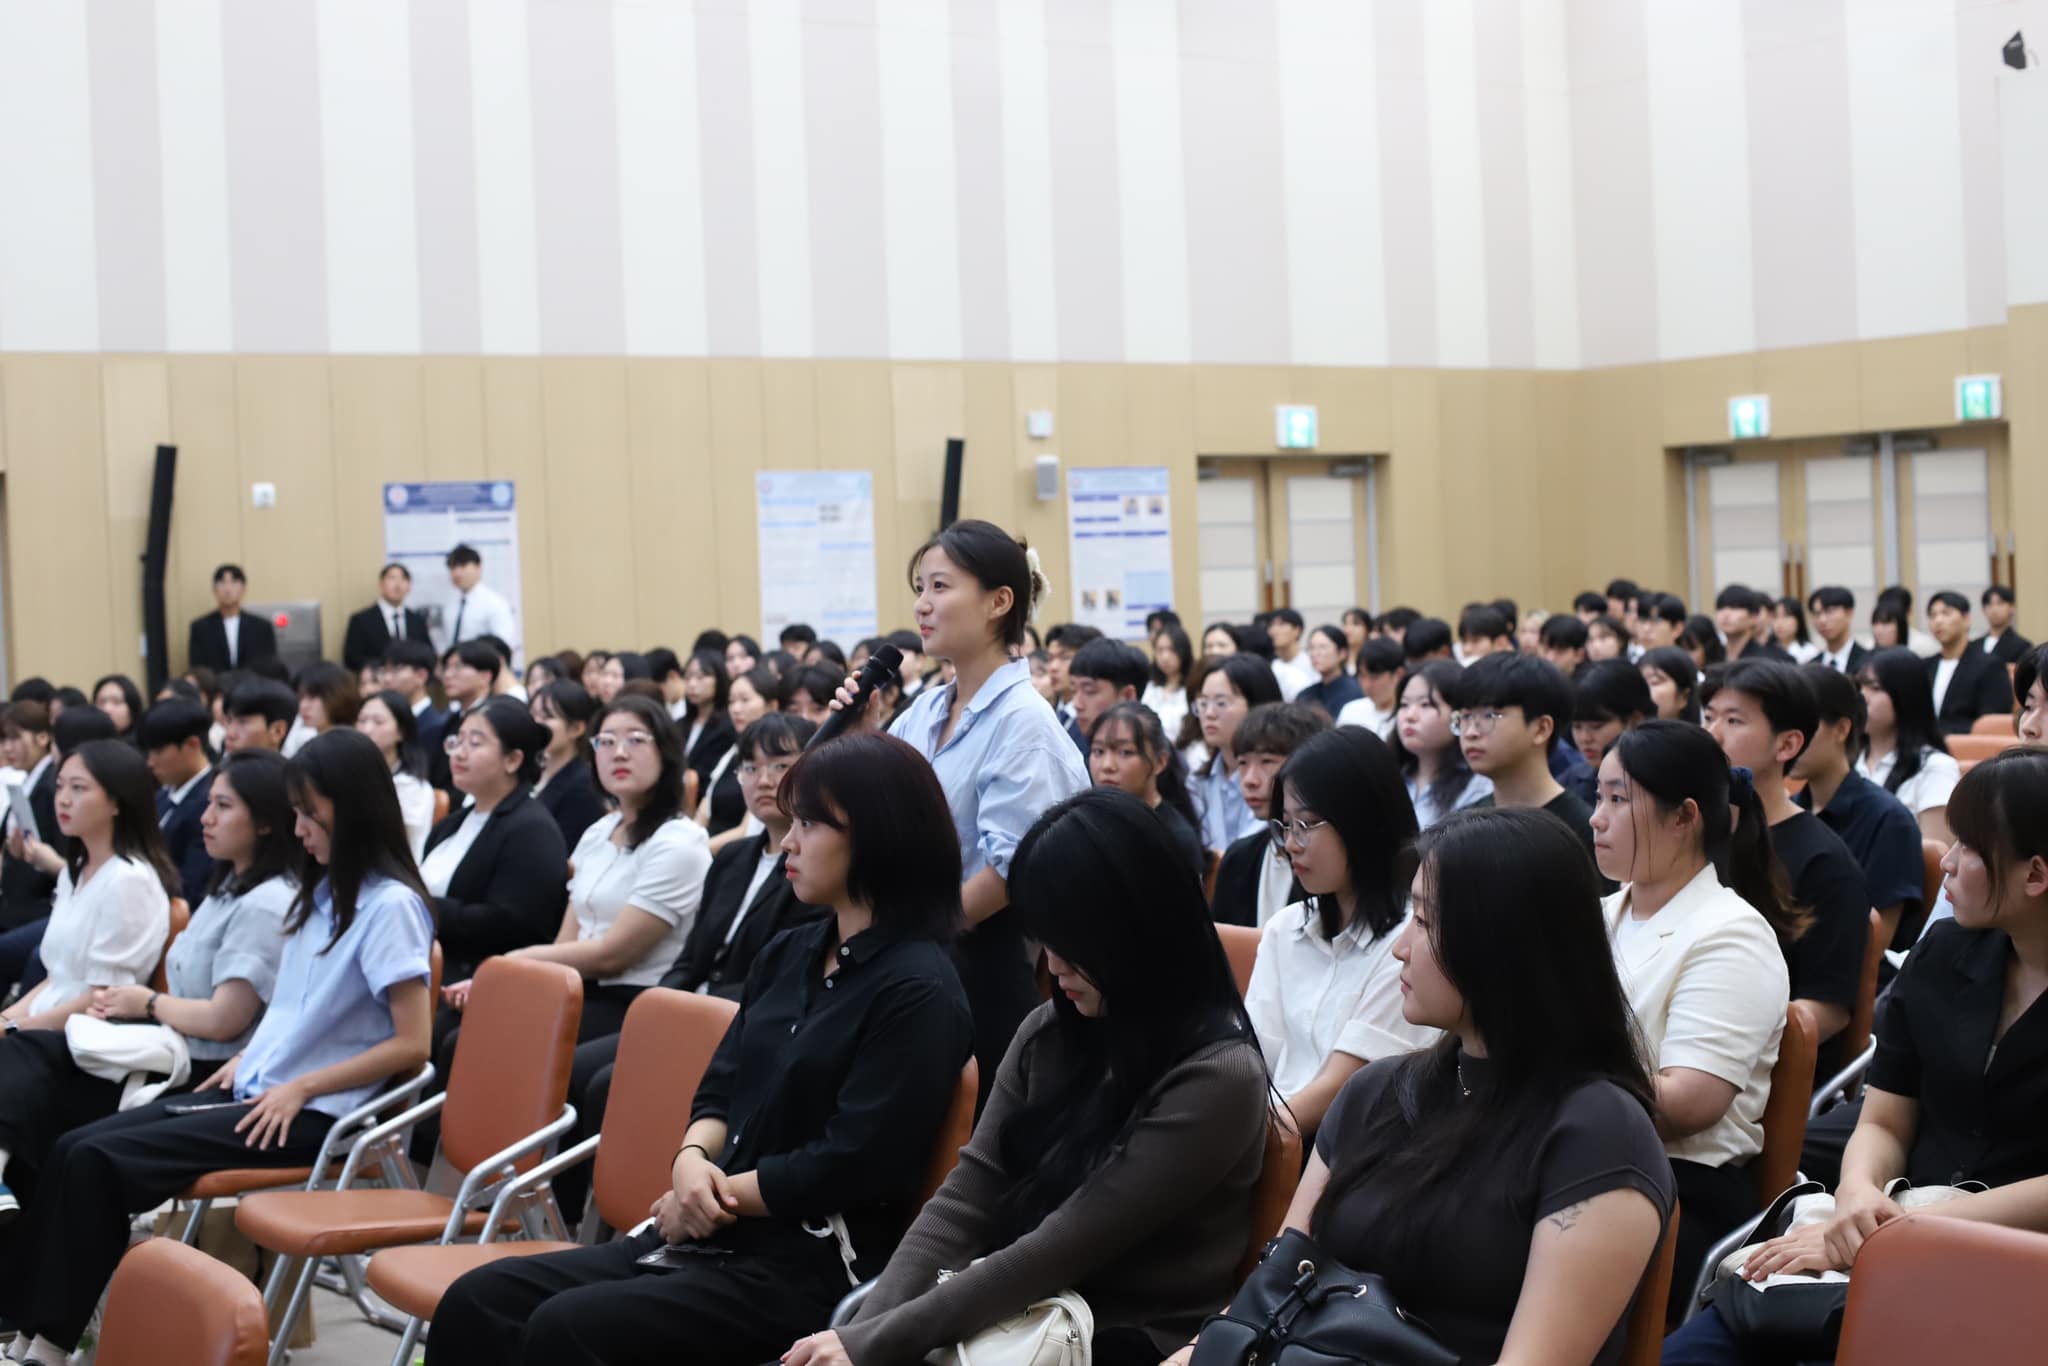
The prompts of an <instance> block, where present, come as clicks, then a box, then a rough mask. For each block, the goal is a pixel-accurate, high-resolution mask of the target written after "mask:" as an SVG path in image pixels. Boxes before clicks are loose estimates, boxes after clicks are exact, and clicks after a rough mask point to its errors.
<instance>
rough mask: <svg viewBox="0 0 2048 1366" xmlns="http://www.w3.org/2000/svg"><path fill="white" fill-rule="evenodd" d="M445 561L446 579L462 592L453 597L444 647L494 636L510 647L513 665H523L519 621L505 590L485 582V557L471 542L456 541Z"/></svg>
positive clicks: (516, 667) (518, 666) (516, 666)
mask: <svg viewBox="0 0 2048 1366" xmlns="http://www.w3.org/2000/svg"><path fill="white" fill-rule="evenodd" d="M447 563H448V582H449V583H451V584H453V585H454V587H455V591H456V592H457V593H458V594H460V595H461V596H460V597H458V598H457V599H456V602H455V615H454V617H453V618H452V619H451V620H450V622H449V626H448V639H447V641H446V642H445V644H444V645H443V648H444V649H445V648H447V646H451V645H460V644H461V643H462V642H463V641H465V640H475V639H476V638H477V637H478V636H496V637H497V638H498V639H500V640H502V641H504V642H505V644H506V645H507V646H509V647H510V648H511V650H512V667H513V668H514V669H519V668H522V667H523V665H522V662H521V653H520V648H519V623H518V621H517V620H516V619H515V618H514V616H513V614H512V604H511V603H509V602H507V601H505V596H504V594H502V593H500V592H498V591H497V590H496V589H495V588H492V587H490V586H489V585H487V584H486V583H484V581H483V578H484V557H483V556H482V555H479V554H478V553H477V552H476V549H475V547H473V546H467V545H458V546H456V547H455V549H453V550H451V551H449V552H448V561H447Z"/></svg>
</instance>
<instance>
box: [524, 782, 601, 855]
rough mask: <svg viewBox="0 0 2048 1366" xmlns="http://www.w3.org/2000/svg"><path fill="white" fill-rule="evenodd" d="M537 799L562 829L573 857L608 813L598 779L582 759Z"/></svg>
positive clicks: (542, 791) (537, 794)
mask: <svg viewBox="0 0 2048 1366" xmlns="http://www.w3.org/2000/svg"><path fill="white" fill-rule="evenodd" d="M533 796H534V800H535V801H537V802H539V803H540V804H541V805H542V806H544V807H546V808H547V812H548V814H549V815H550V816H553V817H554V818H555V824H556V825H559V826H560V827H561V828H562V843H563V844H564V845H565V846H567V848H568V850H569V852H570V853H572V854H573V853H575V852H576V841H578V840H580V839H582V838H583V832H584V831H586V830H588V829H589V828H590V827H591V825H592V824H593V823H594V822H595V821H596V820H597V818H598V817H599V816H602V815H603V814H604V813H605V810H606V807H605V800H604V793H603V792H602V791H600V790H599V788H598V786H597V775H596V774H594V773H592V772H591V771H590V765H589V764H586V763H584V762H583V761H582V760H581V759H571V760H570V761H569V766H568V767H567V768H565V769H563V770H562V771H561V772H560V773H557V774H556V775H555V776H554V777H552V778H550V779H548V785H547V786H546V787H544V788H542V789H541V790H540V791H538V792H536V793H534V794H533Z"/></svg>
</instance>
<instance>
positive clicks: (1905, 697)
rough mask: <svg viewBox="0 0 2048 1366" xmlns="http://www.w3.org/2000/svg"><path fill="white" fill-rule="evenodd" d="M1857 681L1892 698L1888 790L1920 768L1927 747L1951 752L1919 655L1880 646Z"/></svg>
mask: <svg viewBox="0 0 2048 1366" xmlns="http://www.w3.org/2000/svg"><path fill="white" fill-rule="evenodd" d="M1882 606H1883V604H1880V608H1881V607H1882ZM1856 682H1857V684H1858V685H1859V686H1861V687H1866V688H1869V687H1877V688H1882V689H1883V690H1884V692H1885V695H1886V696H1888V697H1890V698H1891V700H1892V726H1893V736H1892V771H1891V772H1890V773H1889V774H1888V775H1886V777H1885V780H1884V787H1885V791H1887V792H1897V791H1898V790H1899V789H1900V788H1901V787H1903V786H1904V785H1905V783H1906V780H1907V779H1908V778H1911V777H1912V776H1913V775H1914V774H1916V773H1918V772H1919V771H1920V762H1921V756H1922V755H1923V754H1925V753H1926V752H1927V751H1928V750H1930V749H1932V750H1939V751H1940V752H1941V753H1943V754H1946V753H1948V741H1946V740H1944V739H1943V738H1942V736H1941V727H1940V725H1938V724H1937V723H1936V721H1935V719H1934V685H1933V684H1932V683H1930V682H1929V681H1928V679H1927V667H1926V665H1924V664H1922V663H1921V662H1920V656H1918V655H1916V654H1914V653H1913V652H1912V651H1911V650H1909V649H1907V648H1906V647H1905V646H1903V645H1895V646H1892V647H1891V648H1890V649H1885V650H1879V651H1878V652H1877V653H1875V654H1873V655H1872V656H1871V657H1870V658H1868V659H1866V660H1864V661H1863V667H1862V668H1861V669H1859V670H1858V671H1857V673H1856Z"/></svg>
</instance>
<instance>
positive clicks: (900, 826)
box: [776, 733, 1192, 943]
mask: <svg viewBox="0 0 2048 1366" xmlns="http://www.w3.org/2000/svg"><path fill="white" fill-rule="evenodd" d="M776 802H777V804H778V805H780V806H781V807H782V809H783V810H784V811H786V812H787V813H789V816H790V819H792V820H803V821H813V822H815V823H817V824H819V825H823V826H828V827H830V828H831V829H834V830H837V831H839V832H841V833H842V834H844V835H845V836H846V840H847V844H848V845H849V852H850V858H849V860H848V863H847V869H846V892H847V895H848V896H850V897H852V898H853V899H854V900H856V901H859V902H862V903H864V904H866V906H867V907H868V909H869V910H870V911H871V912H872V913H873V915H874V923H875V926H876V928H878V929H880V930H882V931H883V932H884V933H886V934H888V935H889V936H891V937H894V938H909V939H932V940H937V941H939V942H940V943H947V942H950V941H951V940H952V939H953V938H954V936H956V935H957V934H959V932H960V930H961V927H962V921H961V911H960V867H961V865H960V836H959V833H958V832H957V831H956V830H955V829H954V828H953V811H952V808H951V807H950V806H948V805H947V804H946V790H945V789H944V788H943V787H941V786H939V776H938V774H936V773H934V772H933V771H932V766H931V765H930V764H929V763H927V762H926V761H925V757H924V756H923V755H922V754H919V753H918V752H917V751H916V750H914V749H912V748H911V747H910V746H909V745H907V744H905V743H904V742H903V741H901V740H898V739H897V738H896V737H895V736H893V735H873V734H865V733H856V734H850V735H842V736H840V737H839V738H838V739H836V740H830V741H827V742H826V743H825V744H824V745H822V746H820V747H819V748H817V749H809V750H805V751H804V756H803V758H801V759H799V760H797V761H796V766H795V767H793V768H791V769H790V770H789V772H788V773H787V774H785V775H783V779H782V786H781V788H780V789H778V790H777V792H776ZM1147 815H1150V813H1149V812H1148V813H1147ZM1154 823H1155V824H1157V822H1156V821H1155V822H1154ZM1189 876H1192V873H1190V874H1189Z"/></svg>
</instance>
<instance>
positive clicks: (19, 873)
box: [0, 761, 57, 930]
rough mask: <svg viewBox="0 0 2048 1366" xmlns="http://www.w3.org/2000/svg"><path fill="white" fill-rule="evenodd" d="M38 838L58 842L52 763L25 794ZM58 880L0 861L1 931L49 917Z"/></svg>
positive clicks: (28, 866)
mask: <svg viewBox="0 0 2048 1366" xmlns="http://www.w3.org/2000/svg"><path fill="white" fill-rule="evenodd" d="M28 805H29V810H31V811H33V812H34V813H35V817H36V830H37V832H39V835H40V837H41V838H43V839H45V840H54V839H56V838H57V765H56V763H55V762H54V761H53V762H52V763H51V764H50V766H49V767H48V768H46V769H44V770H43V776H42V777H40V778H38V779H36V783H35V786H34V787H31V788H30V789H29V790H28ZM56 894H57V879H56V878H54V877H52V876H51V875H50V874H48V873H45V872H42V871H40V870H39V869H37V868H36V867H35V865H34V864H31V863H29V862H27V861H26V860H24V859H18V858H7V857H0V930H12V929H17V928H19V927H21V926H23V925H26V924H28V923H29V922H30V921H34V920H40V919H42V918H43V917H44V916H46V915H48V914H49V913H50V898H51V897H53V896H55V895H56Z"/></svg>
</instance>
